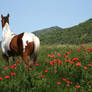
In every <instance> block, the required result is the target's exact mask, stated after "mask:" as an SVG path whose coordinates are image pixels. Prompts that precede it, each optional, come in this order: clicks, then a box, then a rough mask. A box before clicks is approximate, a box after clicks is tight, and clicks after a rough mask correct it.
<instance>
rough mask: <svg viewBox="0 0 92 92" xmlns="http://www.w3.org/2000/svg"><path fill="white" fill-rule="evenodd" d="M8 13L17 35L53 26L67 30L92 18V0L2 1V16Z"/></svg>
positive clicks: (0, 5)
mask: <svg viewBox="0 0 92 92" xmlns="http://www.w3.org/2000/svg"><path fill="white" fill-rule="evenodd" d="M7 13H9V14H10V26H11V29H12V31H13V32H14V33H16V34H18V33H21V32H33V31H35V30H39V29H43V28H47V27H52V26H60V27H62V28H67V27H72V26H74V25H77V24H79V23H81V22H84V21H86V20H88V19H90V18H92V0H0V15H1V14H3V15H7ZM0 20H1V17H0ZM0 30H2V27H1V23H0ZM0 39H1V36H0Z"/></svg>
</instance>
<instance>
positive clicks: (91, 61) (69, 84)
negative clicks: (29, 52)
mask: <svg viewBox="0 0 92 92" xmlns="http://www.w3.org/2000/svg"><path fill="white" fill-rule="evenodd" d="M90 47H91V46H89V45H86V44H82V45H80V46H69V45H65V46H42V47H41V48H40V53H39V56H38V59H37V61H36V63H35V64H34V65H33V66H28V65H26V64H25V63H24V61H23V59H22V58H21V57H18V58H17V59H16V62H13V61H12V58H10V61H9V65H7V64H6V62H5V61H4V60H3V59H2V56H1V51H0V92H92V48H90Z"/></svg>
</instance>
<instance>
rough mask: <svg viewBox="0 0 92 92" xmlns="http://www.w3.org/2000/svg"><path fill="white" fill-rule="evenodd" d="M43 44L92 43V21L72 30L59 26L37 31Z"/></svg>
mask: <svg viewBox="0 0 92 92" xmlns="http://www.w3.org/2000/svg"><path fill="white" fill-rule="evenodd" d="M34 33H35V34H36V35H37V36H39V38H40V40H41V44H48V45H52V44H81V43H89V42H92V19H89V20H87V21H85V22H83V23H80V24H79V25H76V26H73V27H71V28H65V29H62V28H60V27H58V26H55V27H51V28H47V29H43V30H39V31H35V32H34Z"/></svg>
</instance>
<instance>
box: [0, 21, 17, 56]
mask: <svg viewBox="0 0 92 92" xmlns="http://www.w3.org/2000/svg"><path fill="white" fill-rule="evenodd" d="M14 36H15V34H14V33H13V32H12V31H11V28H10V26H9V24H8V23H6V24H5V26H4V27H3V30H2V42H1V48H2V51H3V53H4V54H6V55H7V56H8V53H7V51H8V50H10V42H11V40H12V38H13V37H14Z"/></svg>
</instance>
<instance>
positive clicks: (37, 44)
mask: <svg viewBox="0 0 92 92" xmlns="http://www.w3.org/2000/svg"><path fill="white" fill-rule="evenodd" d="M39 49H40V40H39V38H38V37H37V36H35V37H34V61H35V60H36V59H37V55H38V52H39Z"/></svg>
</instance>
